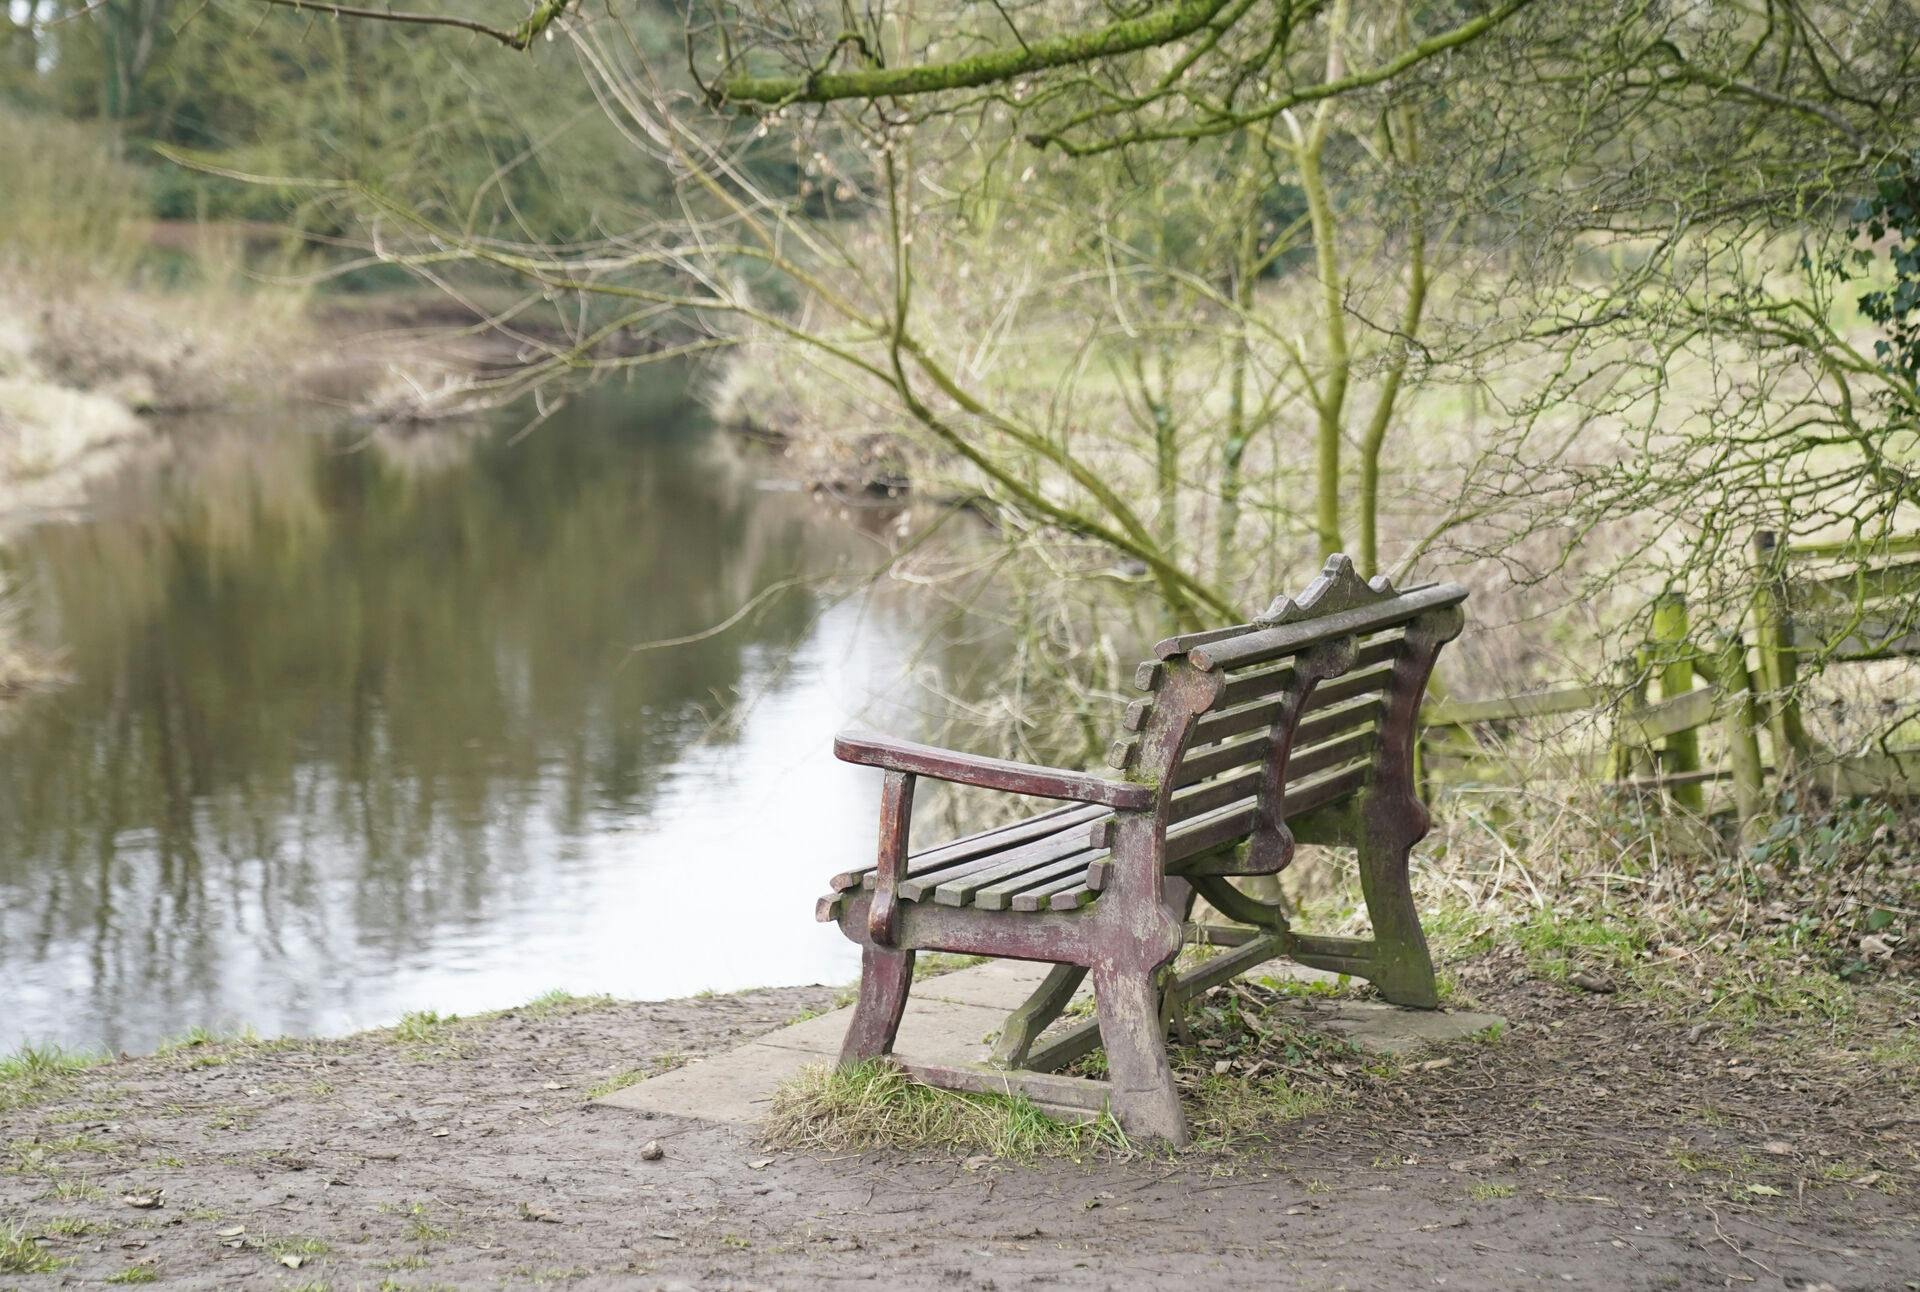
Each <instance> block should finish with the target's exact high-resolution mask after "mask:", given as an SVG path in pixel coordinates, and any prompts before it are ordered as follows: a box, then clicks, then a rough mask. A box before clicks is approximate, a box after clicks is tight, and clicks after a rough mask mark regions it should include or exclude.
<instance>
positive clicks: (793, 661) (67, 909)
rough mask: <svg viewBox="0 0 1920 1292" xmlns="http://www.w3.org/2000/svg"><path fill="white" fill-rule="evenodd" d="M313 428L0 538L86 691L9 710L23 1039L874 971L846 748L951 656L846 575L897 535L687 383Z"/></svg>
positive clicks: (10, 911)
mask: <svg viewBox="0 0 1920 1292" xmlns="http://www.w3.org/2000/svg"><path fill="white" fill-rule="evenodd" d="M313 422H314V418H312V417H311V416H301V415H295V414H291V413H287V414H280V413H274V414H261V415H256V416H248V417H234V416H225V417H221V418H218V419H206V420H204V421H200V422H196V423H193V424H191V425H185V426H178V427H174V428H172V429H170V431H169V432H168V433H167V434H166V435H164V436H162V437H160V438H159V439H158V440H157V441H156V443H155V445H154V446H153V448H152V449H151V450H150V451H149V452H146V453H144V454H141V455H139V456H137V457H136V459H135V460H134V461H132V462H130V463H128V464H127V465H126V466H125V467H124V468H123V469H121V470H119V471H117V472H116V473H114V474H113V475H111V476H110V477H109V478H107V479H106V480H105V481H104V482H102V483H100V484H99V485H98V486H97V487H96V488H95V490H94V497H93V499H92V501H91V503H90V505H89V506H88V507H87V508H86V510H85V511H84V512H83V513H81V514H77V515H73V516H68V517H62V518H56V519H50V520H46V521H43V522H42V523H39V524H37V525H34V526H32V527H31V528H28V529H26V530H25V531H24V532H20V533H16V534H15V535H14V537H13V538H12V539H11V540H10V542H9V543H8V545H7V546H6V547H4V548H0V563H3V564H4V568H5V570H6V571H7V572H8V573H9V575H10V576H11V581H12V582H14V583H15V584H16V585H17V587H18V596H19V599H20V601H21V602H22V619H23V630H24V632H25V633H26V634H27V636H28V637H29V638H30V639H31V640H34V641H36V642H38V643H40V644H41V645H43V646H46V647H49V648H54V649H57V650H59V651H61V652H62V653H63V654H64V658H65V664H66V667H67V669H68V670H69V672H70V673H71V675H72V681H71V684H70V685H67V686H65V687H63V688H61V689H58V690H56V691H53V692H50V693H47V694H44V695H38V696H33V697H30V698H28V699H25V700H22V701H15V702H12V703H11V704H9V705H8V706H7V707H6V708H5V709H4V710H0V1053H5V1052H7V1051H10V1050H12V1049H14V1048H16V1047H18V1046H20V1045H23V1044H28V1043H34V1044H47V1043H54V1044H60V1045H63V1046H67V1047H71V1048H101V1047H104V1048H111V1049H116V1050H119V1049H124V1050H131V1051H141V1050H146V1049H150V1048H152V1047H154V1046H155V1045H156V1044H158V1043H160V1042H161V1041H162V1040H164V1039H165V1038H167V1037H169V1036H175V1035H178V1034H180V1033H182V1032H184V1031H185V1030H187V1029H188V1028H190V1027H204V1028H208V1029H211V1030H215V1031H231V1030H235V1029H242V1028H251V1029H253V1030H255V1031H257V1032H258V1033H259V1034H261V1035H263V1036H269V1035H283V1034H319V1035H325V1034H338V1033H343V1032H347V1031H351V1030H354V1029H357V1028H361V1027H367V1026H374V1025H380V1024H385V1023H390V1022H392V1021H394V1020H396V1019H397V1018H398V1017H400V1015H401V1014H403V1013H404V1012H407V1011H411V1010H425V1009H431V1010H435V1011H438V1012H439V1013H441V1014H447V1013H467V1012H471V1011H477V1010H483V1009H489V1008H498V1007H504V1006H508V1005H513V1004H516V1003H520V1002H524V1001H526V1000H528V999H530V998H532V997H534V996H536V995H538V994H540V993H543V992H546V991H549V990H553V989H561V990H566V991H570V992H575V993H582V994H585V993H602V992H604V993H610V994H613V995H616V996H621V997H633V998H641V999H649V998H651V999H660V998H667V997H672V996H677V995H683V994H688V993H692V992H697V991H702V990H709V989H711V990H716V991H726V990H731V989H737V988H744V987H752V986H758V985H772V984H792V983H804V982H822V981H830V982H837V981H845V980H848V979H850V978H852V977H853V976H854V975H855V974H856V972H857V969H858V958H857V955H856V953H855V951H854V949H853V947H852V946H851V944H849V943H847V942H846V941H845V940H844V939H843V938H842V937H841V935H840V933H839V932H838V930H837V929H834V928H833V927H832V926H822V925H818V924H816V923H814V920H813V915H812V905H813V900H814V898H815V897H816V896H818V895H819V894H820V893H821V892H823V891H824V890H825V882H826V879H827V877H828V876H829V875H830V874H831V873H832V872H833V871H834V870H836V869H839V868H841V867H842V866H844V865H845V864H847V863H848V862H849V861H851V860H854V859H857V858H863V857H865V856H866V855H867V854H868V853H869V852H870V850H871V848H872V840H873V831H874V812H875V803H876V797H877V783H876V781H875V779H874V778H873V776H872V775H871V774H870V773H867V772H865V771H863V770H861V769H855V768H851V767H847V766H845V765H843V764H840V763H838V762H836V761H834V759H833V758H832V756H831V748H830V746H831V738H832V735H833V733H834V731H835V730H836V729H838V728H839V727H841V726H843V725H845V724H847V723H849V722H852V721H866V722H871V723H874V724H875V725H883V726H888V727H891V728H893V729H896V730H899V729H901V728H902V727H903V725H904V726H905V727H906V728H907V729H908V730H909V731H910V730H911V729H912V727H913V725H914V721H913V719H914V715H913V712H912V709H913V707H914V705H913V703H912V702H911V699H910V697H911V696H913V695H914V694H916V693H917V692H916V691H915V689H914V687H913V686H912V684H911V681H910V678H911V677H912V676H913V675H915V674H921V675H924V672H925V670H929V669H932V670H934V671H935V672H936V673H937V672H938V670H939V669H940V666H941V655H940V651H939V650H938V649H934V648H930V647H929V646H928V639H929V631H930V630H929V627H928V625H929V623H930V615H929V612H928V608H927V606H926V605H924V604H922V603H920V602H918V601H916V599H915V594H913V593H912V592H910V591H905V592H903V591H902V590H901V589H899V588H887V587H885V586H884V585H882V586H881V587H879V588H878V589H876V590H873V591H869V592H865V593H861V592H853V593H851V594H850V593H849V591H848V590H849V589H850V588H854V587H856V586H857V585H858V584H859V583H860V582H861V580H860V579H859V577H858V576H859V575H860V573H861V572H862V571H867V570H871V569H873V568H876V567H877V566H878V565H879V564H880V562H881V561H882V559H883V545H882V544H880V543H879V542H877V541H876V540H875V539H874V538H872V537H870V536H869V535H868V534H867V533H864V532H863V530H862V527H861V525H860V524H859V523H849V522H848V520H847V519H846V518H845V517H844V516H841V515H837V514H836V509H834V508H831V507H825V506H822V505H820V504H818V503H816V502H814V501H812V500H811V499H810V498H809V497H808V496H806V495H805V494H804V493H802V492H800V491H798V490H796V489H794V488H793V487H792V486H791V483H790V482H787V481H783V480H782V479H781V478H780V477H779V475H778V473H777V471H776V470H775V469H774V466H773V464H771V463H769V462H767V461H765V460H764V458H763V457H762V456H760V455H758V454H757V453H756V451H755V450H753V449H752V448H751V446H743V445H741V444H739V443H738V442H736V441H735V440H734V439H732V438H731V437H728V436H724V435H721V434H718V433H716V432H714V431H713V430H712V429H711V428H710V427H708V426H707V425H706V422H705V420H704V418H703V416H702V415H701V413H700V412H699V411H698V409H697V408H696V407H695V406H694V405H693V403H692V402H691V401H690V400H688V399H687V398H686V397H685V395H684V392H683V391H682V389H681V388H680V387H679V386H677V385H670V386H668V387H666V388H662V389H654V390H650V391H649V390H641V391H638V392H633V391H628V392H625V393H616V394H613V395H603V396H600V397H597V398H594V399H591V400H586V401H581V402H577V403H575V404H573V405H571V406H569V407H568V408H566V409H565V410H563V412H562V413H561V414H560V415H559V416H558V417H556V418H554V419H553V420H552V421H550V422H548V423H546V424H544V425H542V426H540V427H539V428H538V429H535V430H533V431H531V432H530V433H526V434H521V432H522V431H523V430H524V422H523V421H522V420H521V419H519V418H517V417H511V416H503V417H502V418H501V419H499V421H498V422H497V423H495V424H493V425H491V426H487V427H480V428H472V429H469V430H464V431H463V430H455V429H447V428H440V429H434V430H431V431H426V432H414V433H393V432H380V433H377V434H371V433H369V432H368V431H367V430H366V429H365V428H352V427H339V426H334V427H331V428H329V427H326V426H315V425H314V424H313ZM856 520H857V518H856ZM889 520H890V518H889V517H888V516H887V515H886V514H885V513H875V514H872V515H871V518H870V520H869V522H868V525H869V527H874V526H880V525H884V524H886V523H888V521H889ZM827 576H837V577H835V578H833V579H832V581H831V582H826V583H823V582H821V581H820V580H822V579H823V578H826V577H827ZM790 581H791V582H792V586H790V587H786V589H785V590H784V591H776V592H775V594H774V595H771V596H769V597H768V598H767V599H766V600H765V601H764V602H762V603H761V604H760V606H759V607H758V608H757V609H756V610H755V611H754V612H753V613H750V614H748V615H747V616H745V617H744V618H742V619H741V620H740V622H738V623H737V624H735V625H734V626H732V627H731V628H728V629H726V630H724V631H721V632H717V633H714V634H712V635H711V636H708V637H706V638H705V639H704V640H701V641H699V642H697V643H694V644H688V645H681V646H674V647H668V648H660V649H641V648H643V647H645V646H646V645H647V644H648V643H656V642H660V641H662V640H665V639H671V638H677V637H682V636H687V635H691V634H697V633H701V632H703V631H705V630H708V629H711V628H713V627H714V626H716V625H719V624H722V623H723V622H724V621H726V620H728V618H729V617H730V616H732V615H734V614H735V613H736V612H737V611H739V610H740V608H741V607H742V606H744V605H746V604H747V603H748V602H749V601H751V600H752V599H753V598H754V597H755V596H756V594H758V593H761V592H763V591H765V590H768V589H770V588H776V587H777V586H780V585H786V584H788V583H789V582H790Z"/></svg>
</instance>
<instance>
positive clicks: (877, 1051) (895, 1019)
mask: <svg viewBox="0 0 1920 1292" xmlns="http://www.w3.org/2000/svg"><path fill="white" fill-rule="evenodd" d="M912 988H913V952H911V951H902V950H899V949H898V948H895V947H878V946H875V945H873V943H871V942H868V943H864V944H863V945H862V946H861V948H860V1002H859V1004H857V1005H855V1006H854V1007H853V1022H852V1023H850V1024H848V1026H847V1039H846V1041H845V1042H844V1043H843V1044H842V1045H841V1047H840V1062H842V1063H858V1062H860V1061H861V1060H862V1059H877V1058H879V1057H880V1056H881V1055H883V1054H891V1053H892V1052H893V1038H894V1037H895V1036H897V1035H898V1034H899V1032H900V1016H901V1015H902V1014H903V1013H905V1012H906V1008H907V993H908V992H909V991H910V990H912Z"/></svg>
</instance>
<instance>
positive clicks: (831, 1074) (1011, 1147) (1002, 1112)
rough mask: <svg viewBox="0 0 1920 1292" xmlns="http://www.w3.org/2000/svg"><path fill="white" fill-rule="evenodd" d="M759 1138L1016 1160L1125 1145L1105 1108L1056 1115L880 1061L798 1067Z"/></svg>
mask: <svg viewBox="0 0 1920 1292" xmlns="http://www.w3.org/2000/svg"><path fill="white" fill-rule="evenodd" d="M765 1138H766V1142H767V1144H769V1145H770V1146H774V1147H781V1148H799V1149H824V1150H829V1151H835V1152H838V1151H846V1150H855V1151H863V1150H867V1149H902V1148H939V1149H944V1150H947V1151H951V1152H965V1153H985V1154H987V1155H989V1156H991V1157H996V1158H1011V1159H1015V1160H1018V1161H1031V1160H1033V1159H1035V1158H1041V1157H1064V1158H1071V1159H1073V1160H1075V1161H1079V1160H1080V1159H1082V1158H1084V1157H1086V1156H1088V1155H1090V1154H1094V1153H1099V1152H1123V1151H1127V1150H1129V1149H1130V1148H1131V1147H1132V1146H1131V1145H1130V1144H1129V1143H1128V1141H1127V1138H1126V1135H1125V1134H1124V1133H1123V1132H1122V1131H1121V1130H1120V1127H1119V1125H1118V1124H1117V1123H1115V1122H1114V1120H1113V1118H1112V1117H1111V1116H1109V1115H1107V1114H1104V1113H1103V1114H1101V1115H1100V1116H1099V1117H1098V1118H1096V1119H1094V1120H1092V1121H1089V1122H1084V1123H1079V1124H1074V1123H1068V1122H1061V1121H1056V1120H1054V1119H1053V1118H1051V1117H1049V1116H1047V1114H1046V1113H1045V1112H1043V1111H1041V1109H1040V1107H1039V1106H1038V1105H1036V1104H1035V1103H1034V1102H1033V1101H1032V1100H1030V1099H1027V1098H1025V1097H1024V1096H1021V1095H998V1094H995V1095H985V1094H970V1093H964V1092H961V1091H954V1090H941V1089H937V1088H935V1087H933V1086H924V1085H921V1084H920V1083H918V1082H916V1081H914V1080H912V1079H911V1078H909V1077H908V1076H907V1074H906V1073H905V1072H904V1071H902V1070H901V1069H900V1068H899V1067H898V1066H896V1065H894V1064H892V1063H888V1062H886V1061H884V1060H874V1061H871V1062H867V1063H856V1064H849V1065H847V1066H845V1067H825V1066H812V1067H807V1068H803V1069H801V1071H800V1072H799V1074H798V1075H796V1076H795V1077H793V1078H792V1079H791V1080H789V1081H787V1082H786V1083H785V1084H783V1085H782V1086H780V1088H779V1089H777V1090H775V1091H774V1094H773V1110H772V1112H771V1113H770V1114H769V1116H768V1119H767V1127H766V1137H765Z"/></svg>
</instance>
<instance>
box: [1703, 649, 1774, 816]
mask: <svg viewBox="0 0 1920 1292" xmlns="http://www.w3.org/2000/svg"><path fill="white" fill-rule="evenodd" d="M1714 671H1715V673H1716V674H1717V676H1716V677H1715V679H1714V680H1715V681H1716V682H1717V683H1718V684H1719V686H1720V690H1721V693H1722V694H1723V695H1724V696H1725V697H1726V706H1727V708H1726V716H1725V717H1724V718H1723V719H1722V722H1723V723H1724V724H1725V730H1726V733H1727V753H1728V757H1729V760H1730V761H1731V762H1732V764H1733V801H1734V804H1735V805H1736V806H1737V808H1738V809H1739V812H1740V842H1741V844H1742V845H1743V846H1744V845H1748V844H1752V843H1755V842H1757V841H1758V840H1759V838H1760V836H1761V834H1762V833H1763V830H1762V827H1763V825H1764V821H1763V819H1762V818H1763V817H1764V815H1765V812H1766V804H1767V786H1766V779H1765V776H1766V771H1765V767H1764V765H1763V764H1762V763H1761V761H1760V726H1761V716H1760V698H1759V697H1758V696H1757V695H1755V694H1754V689H1753V674H1752V673H1751V672H1749V671H1748V669H1747V644H1746V643H1745V642H1744V641H1742V640H1741V639H1740V636H1739V634H1738V633H1732V634H1729V635H1728V636H1726V637H1725V638H1724V639H1723V640H1722V641H1721V644H1720V650H1719V653H1718V655H1717V656H1716V657H1715V659H1714Z"/></svg>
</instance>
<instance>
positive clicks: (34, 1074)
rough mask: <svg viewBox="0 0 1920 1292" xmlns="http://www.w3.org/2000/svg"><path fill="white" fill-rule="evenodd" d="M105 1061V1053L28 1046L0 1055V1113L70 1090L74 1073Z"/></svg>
mask: <svg viewBox="0 0 1920 1292" xmlns="http://www.w3.org/2000/svg"><path fill="white" fill-rule="evenodd" d="M105 1062H107V1056H106V1055H104V1054H89V1053H81V1052H75V1051H71V1050H63V1049H61V1048H60V1047H59V1046H57V1045H48V1046H36V1045H28V1046H23V1047H21V1048H20V1049H18V1050H16V1051H14V1052H13V1053H12V1054H9V1055H6V1056H4V1057H0V1112H11V1111H13V1110H14V1109H16V1108H27V1107H31V1106H32V1105H34V1104H37V1103H42V1102H44V1101H46V1100H48V1099H52V1098H55V1097H57V1096H59V1095H63V1094H66V1093H67V1092H68V1091H70V1090H72V1089H73V1086H74V1077H75V1076H76V1074H78V1073H80V1072H83V1071H85V1070H86V1069H88V1068H91V1067H95V1066H97V1065H99V1064H102V1063H105Z"/></svg>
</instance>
